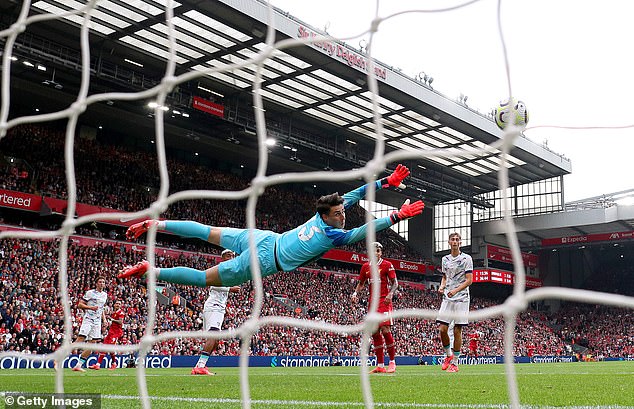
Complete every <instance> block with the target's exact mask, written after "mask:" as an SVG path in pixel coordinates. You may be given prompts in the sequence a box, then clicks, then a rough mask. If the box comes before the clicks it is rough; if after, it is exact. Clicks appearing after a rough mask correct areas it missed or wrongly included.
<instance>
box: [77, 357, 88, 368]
mask: <svg viewBox="0 0 634 409" xmlns="http://www.w3.org/2000/svg"><path fill="white" fill-rule="evenodd" d="M86 359H87V358H84V357H83V356H80V357H79V362H77V365H75V366H78V367H80V368H83V367H84V365H86Z"/></svg>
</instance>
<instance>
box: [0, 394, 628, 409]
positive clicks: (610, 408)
mask: <svg viewBox="0 0 634 409" xmlns="http://www.w3.org/2000/svg"><path fill="white" fill-rule="evenodd" d="M7 393H25V394H32V393H33V392H14V391H4V392H0V396H1V397H4V396H5V395H6V394H7ZM101 398H102V399H113V400H134V401H137V400H139V399H140V397H139V396H137V395H101ZM150 399H151V400H154V401H167V402H192V403H198V402H200V403H225V404H227V403H229V404H231V403H235V404H241V403H242V400H241V399H231V398H185V397H177V396H150ZM251 403H253V404H258V405H274V406H275V407H280V406H291V407H296V406H321V407H350V406H354V407H364V406H365V404H364V403H362V402H333V401H303V400H274V399H266V400H262V399H252V400H251ZM374 406H375V407H379V408H441V409H487V408H493V409H508V408H509V407H510V406H509V405H506V404H499V403H498V404H454V403H406V402H375V403H374ZM520 408H522V409H628V408H631V406H620V405H604V406H540V405H520Z"/></svg>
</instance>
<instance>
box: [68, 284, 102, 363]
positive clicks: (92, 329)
mask: <svg viewBox="0 0 634 409" xmlns="http://www.w3.org/2000/svg"><path fill="white" fill-rule="evenodd" d="M105 288H106V280H105V279H104V278H98V279H97V285H96V286H95V289H94V290H88V291H86V294H84V297H83V298H82V299H81V300H79V303H78V304H77V307H78V308H79V309H82V310H84V318H83V320H82V322H81V327H80V328H79V335H78V336H77V339H76V340H75V342H83V341H84V340H87V341H88V342H92V343H97V342H100V341H101V337H102V335H101V323H102V322H103V321H105V320H106V315H105V313H104V311H103V307H104V306H105V305H106V301H108V293H107V292H105V291H104V289H105ZM91 352H92V351H91V350H90V349H86V350H84V351H83V352H82V353H81V355H80V356H79V362H78V363H77V365H75V367H74V368H73V371H78V372H86V370H85V369H84V368H83V366H84V364H85V363H86V359H88V357H89V356H90V353H91Z"/></svg>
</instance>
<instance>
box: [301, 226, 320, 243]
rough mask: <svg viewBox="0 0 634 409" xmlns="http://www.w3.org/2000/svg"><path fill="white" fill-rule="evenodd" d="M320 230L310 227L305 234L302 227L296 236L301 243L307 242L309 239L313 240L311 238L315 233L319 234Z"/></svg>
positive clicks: (304, 229) (304, 228)
mask: <svg viewBox="0 0 634 409" xmlns="http://www.w3.org/2000/svg"><path fill="white" fill-rule="evenodd" d="M320 231H321V230H320V229H319V227H317V226H312V227H311V228H310V230H309V231H308V233H307V232H306V226H304V227H302V228H301V230H300V231H299V233H297V236H298V237H299V239H300V240H301V241H308V240H310V239H312V238H313V236H314V235H315V233H318V232H320Z"/></svg>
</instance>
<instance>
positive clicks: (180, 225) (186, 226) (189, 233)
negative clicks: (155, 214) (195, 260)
mask: <svg viewBox="0 0 634 409" xmlns="http://www.w3.org/2000/svg"><path fill="white" fill-rule="evenodd" d="M163 224H165V226H163ZM158 228H159V229H163V230H166V231H169V232H171V233H174V234H178V235H179V236H182V237H193V238H197V239H201V240H204V241H207V239H208V238H209V232H210V231H211V226H207V225H204V224H201V223H198V222H192V221H186V220H166V221H164V222H163V221H160V222H159V224H158Z"/></svg>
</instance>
